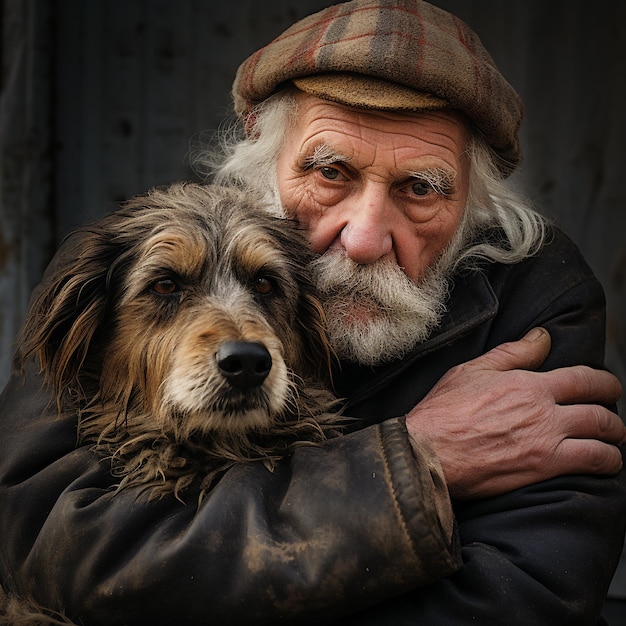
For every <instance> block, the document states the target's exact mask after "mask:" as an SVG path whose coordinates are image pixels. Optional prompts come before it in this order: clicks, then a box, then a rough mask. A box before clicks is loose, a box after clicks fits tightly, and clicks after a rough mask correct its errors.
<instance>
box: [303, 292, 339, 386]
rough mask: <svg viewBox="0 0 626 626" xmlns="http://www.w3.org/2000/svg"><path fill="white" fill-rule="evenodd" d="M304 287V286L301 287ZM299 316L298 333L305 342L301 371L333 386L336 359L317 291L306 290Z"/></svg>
mask: <svg viewBox="0 0 626 626" xmlns="http://www.w3.org/2000/svg"><path fill="white" fill-rule="evenodd" d="M301 287H302V285H301ZM301 295H302V297H301V300H300V305H299V308H300V311H299V314H298V316H297V324H298V325H299V328H298V331H299V334H300V337H301V338H302V342H303V349H302V350H301V351H300V355H301V359H302V363H301V364H300V369H299V371H303V372H307V373H309V374H310V375H311V376H312V377H313V378H315V379H317V380H319V381H321V382H324V383H325V384H331V376H332V364H333V362H334V361H335V359H336V356H335V353H334V352H333V350H332V348H331V346H330V343H329V341H328V334H327V332H326V315H325V313H324V309H323V307H322V303H321V302H320V300H319V299H318V297H317V295H316V294H315V291H314V290H313V289H312V288H311V289H306V288H305V289H304V290H303V292H302V294H301Z"/></svg>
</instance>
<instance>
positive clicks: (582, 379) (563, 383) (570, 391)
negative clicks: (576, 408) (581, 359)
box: [541, 365, 622, 405]
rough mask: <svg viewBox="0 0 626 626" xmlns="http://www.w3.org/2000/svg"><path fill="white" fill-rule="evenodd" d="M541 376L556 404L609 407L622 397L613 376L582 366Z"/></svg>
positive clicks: (620, 387) (620, 388)
mask: <svg viewBox="0 0 626 626" xmlns="http://www.w3.org/2000/svg"><path fill="white" fill-rule="evenodd" d="M541 376H542V377H543V378H544V380H545V382H546V383H548V385H549V388H550V390H551V391H552V394H553V395H554V400H555V401H556V402H557V404H564V405H565V404H577V403H579V402H582V403H598V404H607V405H610V404H614V403H615V402H617V401H618V400H619V399H620V397H621V395H622V386H621V384H620V382H619V380H618V379H617V378H616V377H615V376H614V375H613V374H611V373H610V372H606V371H604V370H594V369H591V368H590V367H585V366H583V365H579V366H574V367H564V368H560V369H556V370H551V371H550V372H545V373H542V374H541Z"/></svg>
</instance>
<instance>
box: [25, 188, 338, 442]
mask: <svg viewBox="0 0 626 626" xmlns="http://www.w3.org/2000/svg"><path fill="white" fill-rule="evenodd" d="M309 261H310V253H309V251H308V246H307V243H306V241H305V239H304V238H303V237H302V235H301V234H300V233H299V232H298V229H297V227H296V226H295V224H294V223H292V222H290V221H288V220H282V219H279V218H276V217H273V216H271V215H270V214H269V213H267V212H266V211H264V210H263V209H260V208H258V206H257V205H256V203H255V201H254V200H251V199H249V198H248V197H246V195H245V194H244V193H243V192H240V191H237V190H234V189H226V188H220V187H214V186H203V185H195V184H178V185H174V186H171V187H169V188H166V189H155V190H152V191H150V192H149V193H147V194H146V195H144V196H139V197H136V198H134V199H132V200H131V201H129V202H128V203H127V204H126V205H124V207H123V208H122V209H120V210H118V211H116V212H115V213H112V214H111V215H109V216H107V217H105V218H103V219H101V220H99V221H98V222H96V223H94V224H92V225H91V226H89V227H86V228H84V229H82V230H80V231H79V232H77V233H76V234H74V235H73V236H72V237H71V238H70V239H69V240H68V242H66V244H65V247H64V251H63V254H62V255H61V256H60V260H59V262H58V263H57V264H56V267H55V268H54V269H53V270H52V271H51V274H50V275H49V276H48V277H47V278H46V280H45V281H44V283H43V285H42V287H41V289H40V290H39V293H38V295H37V296H36V298H35V299H34V300H33V303H32V305H31V308H30V311H29V314H28V317H27V320H26V323H25V327H24V332H23V336H22V340H21V342H20V343H21V350H22V356H23V358H24V359H26V358H28V357H29V356H31V355H37V356H38V357H39V360H40V362H41V367H42V370H43V371H44V372H45V374H46V376H47V378H48V380H49V381H50V382H51V384H52V385H53V387H54V389H55V392H56V395H57V399H58V402H59V405H60V406H61V407H64V406H67V405H68V402H70V401H75V400H76V399H78V402H79V403H82V404H83V405H88V404H89V403H92V404H93V402H98V403H99V404H103V405H107V406H113V407H117V411H118V412H119V415H120V416H121V417H124V418H126V419H128V415H129V413H130V412H135V413H137V412H138V413H142V412H143V413H144V414H150V415H152V416H154V417H155V418H156V419H157V421H158V422H159V427H160V428H161V429H162V430H164V431H166V432H171V433H172V434H173V435H174V436H175V438H184V437H186V436H188V435H189V434H190V433H194V432H209V431H212V430H216V429H226V430H230V431H231V432H236V431H238V430H245V429H249V428H252V429H255V428H256V429H263V428H266V427H268V426H270V424H268V423H267V422H268V419H269V418H268V415H270V416H271V415H274V414H280V413H281V412H285V411H288V410H291V411H294V410H295V405H296V404H297V402H298V395H299V394H300V393H301V390H302V389H303V388H304V387H305V386H307V385H309V384H311V383H312V382H315V381H317V383H318V384H320V383H321V382H323V381H327V377H328V371H329V363H330V359H331V353H330V349H329V347H328V343H327V341H326V335H325V332H324V316H323V312H322V308H321V305H320V303H319V301H318V299H317V298H316V296H315V290H314V287H313V285H312V283H311V280H310V278H309V276H308V272H307V264H308V262H309ZM242 416H243V417H242Z"/></svg>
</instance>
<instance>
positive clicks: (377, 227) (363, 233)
mask: <svg viewBox="0 0 626 626" xmlns="http://www.w3.org/2000/svg"><path fill="white" fill-rule="evenodd" d="M389 211H390V209H389V207H388V206H387V199H386V198H385V197H384V196H383V195H382V194H370V196H369V197H367V198H360V199H359V200H357V201H355V203H354V205H353V207H352V210H351V211H350V212H349V215H348V219H347V221H346V224H345V226H344V227H343V229H342V231H341V235H340V237H339V241H340V243H341V246H342V248H343V249H344V250H345V252H346V254H347V255H348V256H349V257H350V258H351V259H352V260H353V261H354V262H356V263H359V264H367V263H375V262H376V261H378V260H379V259H381V258H383V257H385V256H386V255H387V254H389V253H390V252H391V250H392V248H393V238H392V236H391V230H390V227H389V221H390V217H391V216H390V214H389Z"/></svg>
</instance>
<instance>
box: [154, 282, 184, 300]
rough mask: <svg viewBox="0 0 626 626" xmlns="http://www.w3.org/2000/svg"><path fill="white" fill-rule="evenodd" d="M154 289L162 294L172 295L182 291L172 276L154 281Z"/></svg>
mask: <svg viewBox="0 0 626 626" xmlns="http://www.w3.org/2000/svg"><path fill="white" fill-rule="evenodd" d="M151 289H152V291H153V292H154V293H156V294H158V295H160V296H172V295H174V294H176V293H180V291H181V289H180V287H179V286H178V285H177V284H176V283H175V282H174V281H173V280H171V279H170V278H162V279H161V280H157V281H156V282H155V283H152V287H151Z"/></svg>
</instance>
